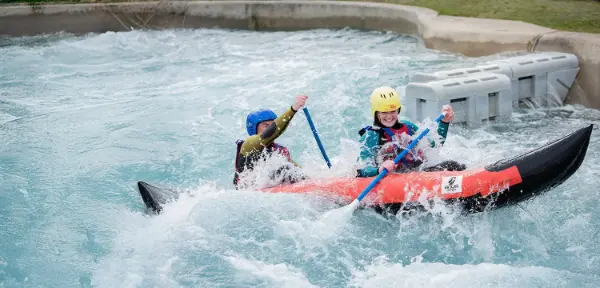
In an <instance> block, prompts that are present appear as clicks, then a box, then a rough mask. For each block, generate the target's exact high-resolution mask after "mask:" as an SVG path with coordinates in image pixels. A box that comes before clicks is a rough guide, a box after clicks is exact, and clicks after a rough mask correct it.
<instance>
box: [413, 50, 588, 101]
mask: <svg viewBox="0 0 600 288" xmlns="http://www.w3.org/2000/svg"><path fill="white" fill-rule="evenodd" d="M578 72H579V63H578V60H577V57H576V56H575V55H573V54H568V53H560V52H543V53H536V54H528V55H522V56H517V57H512V58H507V59H500V60H495V61H492V62H490V63H487V64H485V65H478V66H475V67H471V68H457V69H452V70H446V71H437V72H434V73H421V72H417V73H415V74H414V75H413V77H412V79H411V83H427V82H430V81H436V80H442V79H448V78H455V77H464V76H468V75H473V74H477V73H497V74H503V75H506V76H508V77H509V79H510V80H511V86H512V87H511V91H512V92H511V94H512V98H513V107H518V106H519V103H520V102H531V103H532V104H534V106H548V105H557V104H558V105H562V103H563V102H564V100H565V98H566V97H567V94H568V92H569V88H570V87H571V85H573V82H574V81H575V77H576V76H577V73H578Z"/></svg>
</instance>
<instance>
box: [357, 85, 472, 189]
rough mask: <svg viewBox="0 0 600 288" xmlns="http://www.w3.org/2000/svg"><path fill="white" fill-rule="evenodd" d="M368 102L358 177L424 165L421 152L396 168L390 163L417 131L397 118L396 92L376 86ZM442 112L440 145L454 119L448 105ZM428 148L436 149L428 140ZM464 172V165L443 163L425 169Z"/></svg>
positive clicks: (398, 110) (407, 158)
mask: <svg viewBox="0 0 600 288" xmlns="http://www.w3.org/2000/svg"><path fill="white" fill-rule="evenodd" d="M370 102H371V113H372V115H373V126H367V127H365V128H363V129H361V130H360V131H359V135H360V136H361V138H360V142H361V143H362V147H361V151H360V157H359V158H360V160H361V161H362V162H363V164H364V167H363V168H362V169H359V170H358V171H357V176H358V177H372V176H376V175H377V174H379V173H380V172H381V171H382V170H383V168H386V169H388V171H396V172H403V171H407V170H412V169H414V168H416V167H418V166H420V165H421V164H422V163H423V161H422V159H423V153H422V151H417V153H416V155H415V153H413V152H412V151H411V152H410V153H408V154H406V156H405V157H404V159H402V161H400V163H399V164H398V165H395V164H394V161H393V159H394V158H395V157H396V156H397V155H398V154H399V153H401V152H402V147H407V146H408V145H409V144H410V142H411V136H412V135H413V134H414V133H415V132H416V131H417V130H419V127H418V126H417V125H415V124H414V123H412V122H410V121H408V120H399V119H398V114H399V113H400V110H401V109H402V106H401V104H400V97H399V96H398V92H396V90H394V89H393V88H391V87H387V86H383V87H378V88H376V89H375V90H373V93H371V99H370ZM442 112H446V116H445V117H444V118H443V119H442V120H441V121H440V123H439V125H438V129H437V132H438V134H439V135H440V136H441V137H442V139H441V141H440V145H443V144H444V141H445V140H446V135H447V133H448V126H449V123H450V121H451V120H452V117H453V116H454V112H453V111H452V107H451V106H450V105H445V106H444V107H443V108H442ZM431 146H432V147H435V141H431ZM464 169H465V167H464V165H461V164H458V163H456V162H454V161H446V162H443V163H441V164H439V165H436V166H434V167H429V168H427V169H426V170H429V171H433V170H464Z"/></svg>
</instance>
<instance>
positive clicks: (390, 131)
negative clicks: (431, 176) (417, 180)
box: [358, 123, 423, 167]
mask: <svg viewBox="0 0 600 288" xmlns="http://www.w3.org/2000/svg"><path fill="white" fill-rule="evenodd" d="M400 125H401V126H400V128H397V129H394V128H389V127H379V126H365V127H364V128H362V129H360V131H358V134H359V135H360V136H362V135H364V134H365V133H366V132H367V131H368V130H372V131H375V132H377V134H378V135H379V143H378V145H379V146H383V145H385V144H386V143H389V142H392V137H393V136H396V137H397V138H398V139H402V136H403V134H407V135H408V136H411V137H412V136H413V134H414V131H413V129H412V128H411V127H410V125H407V124H404V123H400ZM410 143H412V140H409V141H408V142H407V143H400V144H401V145H403V146H404V147H407V146H408V145H410ZM394 146H395V147H396V149H397V154H396V155H399V154H400V153H402V151H403V150H404V149H403V148H402V147H399V146H397V145H396V144H394ZM411 152H412V151H409V153H411ZM413 154H414V153H413ZM417 155H418V158H420V159H423V152H422V151H420V150H419V151H417ZM413 156H414V155H413ZM400 161H401V162H402V163H403V164H404V165H405V166H407V167H414V166H418V165H420V163H419V162H420V161H419V160H417V159H407V157H403V158H402V160H400Z"/></svg>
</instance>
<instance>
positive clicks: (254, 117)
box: [246, 109, 277, 136]
mask: <svg viewBox="0 0 600 288" xmlns="http://www.w3.org/2000/svg"><path fill="white" fill-rule="evenodd" d="M276 118H277V114H275V112H273V111H271V110H269V109H260V110H256V111H254V112H252V113H250V114H248V117H246V130H248V135H250V136H252V135H254V134H256V126H258V123H260V122H262V121H267V120H275V119H276Z"/></svg>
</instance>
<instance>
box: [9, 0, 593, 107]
mask: <svg viewBox="0 0 600 288" xmlns="http://www.w3.org/2000/svg"><path fill="white" fill-rule="evenodd" d="M200 27H221V28H236V29H253V30H288V31H289V30H301V29H311V28H343V27H352V28H359V29H374V30H389V31H393V32H396V33H402V34H410V35H414V36H417V37H421V38H422V39H423V40H424V43H425V45H426V46H427V47H429V48H431V49H436V50H444V51H450V52H454V53H461V54H464V55H466V56H471V57H477V56H484V55H490V54H495V53H499V52H506V51H561V52H568V53H573V54H575V55H577V56H578V59H579V61H580V65H581V71H580V73H579V75H578V77H577V79H576V83H575V86H574V87H573V88H571V91H570V92H569V95H568V96H567V102H566V103H576V104H583V105H585V106H587V107H592V108H596V109H600V81H597V80H600V79H599V77H600V52H596V51H600V49H599V48H600V35H598V34H585V33H572V32H558V31H555V30H552V29H548V28H545V27H540V26H537V25H533V24H528V23H524V22H520V21H507V20H491V19H476V18H465V17H450V16H439V15H438V13H437V12H436V11H433V10H430V9H426V8H419V7H412V6H404V5H395V4H385V3H369V2H342V1H309V0H306V1H157V2H150V1H148V2H125V3H106V4H63V5H34V6H30V5H13V6H0V35H11V36H23V35H36V34H42V33H55V32H59V31H65V32H71V33H76V34H79V33H87V32H106V31H129V30H131V29H141V28H146V29H164V28H200Z"/></svg>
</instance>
